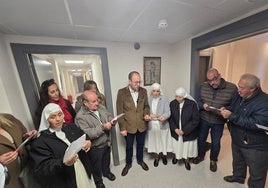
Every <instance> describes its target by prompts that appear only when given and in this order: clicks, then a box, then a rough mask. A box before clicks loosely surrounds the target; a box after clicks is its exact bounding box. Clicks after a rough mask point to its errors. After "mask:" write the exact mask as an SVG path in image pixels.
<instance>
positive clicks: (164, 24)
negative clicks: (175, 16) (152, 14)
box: [158, 19, 168, 29]
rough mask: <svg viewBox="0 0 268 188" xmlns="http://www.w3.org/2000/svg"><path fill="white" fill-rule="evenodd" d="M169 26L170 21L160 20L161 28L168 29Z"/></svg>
mask: <svg viewBox="0 0 268 188" xmlns="http://www.w3.org/2000/svg"><path fill="white" fill-rule="evenodd" d="M167 27H168V23H167V20H166V19H163V20H160V21H159V23H158V28H159V29H166V28H167Z"/></svg>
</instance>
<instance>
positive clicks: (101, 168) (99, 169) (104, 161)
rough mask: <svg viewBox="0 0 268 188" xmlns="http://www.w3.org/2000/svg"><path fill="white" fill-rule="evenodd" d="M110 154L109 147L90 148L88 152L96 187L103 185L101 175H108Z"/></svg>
mask: <svg viewBox="0 0 268 188" xmlns="http://www.w3.org/2000/svg"><path fill="white" fill-rule="evenodd" d="M110 153H111V148H110V147H109V146H105V147H103V148H96V147H92V148H90V150H89V151H88V156H89V161H90V166H91V167H92V170H91V171H92V175H93V178H94V182H95V184H96V185H98V184H99V183H103V180H102V175H106V174H108V173H110V160H111V156H110Z"/></svg>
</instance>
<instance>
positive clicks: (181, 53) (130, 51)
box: [0, 35, 191, 160]
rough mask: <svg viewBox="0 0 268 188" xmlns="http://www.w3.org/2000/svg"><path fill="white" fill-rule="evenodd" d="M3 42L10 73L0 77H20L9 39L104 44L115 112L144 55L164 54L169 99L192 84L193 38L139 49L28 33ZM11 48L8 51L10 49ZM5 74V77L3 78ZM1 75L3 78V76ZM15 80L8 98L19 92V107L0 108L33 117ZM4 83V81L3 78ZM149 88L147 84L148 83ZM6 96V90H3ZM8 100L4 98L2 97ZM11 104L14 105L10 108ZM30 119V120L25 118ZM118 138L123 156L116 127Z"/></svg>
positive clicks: (163, 77)
mask: <svg viewBox="0 0 268 188" xmlns="http://www.w3.org/2000/svg"><path fill="white" fill-rule="evenodd" d="M0 40H1V41H2V43H3V40H4V41H5V42H6V45H7V46H4V45H2V46H1V47H0V51H5V53H4V54H5V55H3V57H2V55H1V56H0V58H1V59H2V58H5V59H6V61H5V62H4V65H2V64H1V65H0V66H1V70H2V66H5V67H7V68H8V69H9V74H7V75H3V76H2V75H0V78H1V79H2V80H3V79H8V77H10V76H11V77H16V78H18V73H17V70H16V67H15V61H14V58H13V55H12V52H11V49H10V45H9V43H25V44H44V45H45V44H47V45H66V46H85V47H105V48H107V56H108V66H109V73H110V82H111V90H112V91H111V93H112V103H113V108H114V112H115V113H116V97H117V91H118V89H120V88H122V87H125V86H127V84H128V73H129V72H130V71H132V70H136V71H138V72H140V74H141V76H142V77H143V57H144V56H152V57H155V56H156V57H161V69H162V70H161V85H162V87H163V90H164V92H165V94H166V96H167V97H168V98H169V99H170V100H173V99H174V92H175V90H176V88H177V87H179V86H183V87H185V88H186V89H187V90H189V88H190V85H189V83H190V54H191V41H190V40H186V41H183V42H182V43H179V44H177V45H174V46H171V45H161V44H159V45H152V44H141V48H140V49H139V50H135V49H134V48H133V44H132V43H116V42H94V41H81V40H67V39H60V38H44V37H25V36H13V35H6V36H5V37H2V38H0ZM7 51H8V53H7ZM2 77H3V78H2ZM1 79H0V80H1ZM13 81H14V82H15V83H12V84H11V85H10V84H6V85H5V88H6V89H7V92H6V93H7V94H6V98H8V102H10V103H11V102H12V104H13V103H14V100H13V99H12V98H10V97H8V96H9V93H12V92H15V93H17V94H19V97H17V98H18V99H17V100H18V101H19V102H20V105H19V106H17V108H16V110H14V109H13V108H11V107H10V106H12V104H11V105H8V102H7V104H6V106H7V107H6V108H1V111H3V112H5V111H8V112H11V113H13V114H14V115H15V116H16V117H18V118H19V119H21V120H22V121H23V122H24V123H25V121H26V122H28V121H31V118H30V113H29V112H28V108H27V105H26V103H24V104H22V102H21V101H25V96H24V93H23V90H22V86H21V83H20V81H19V80H18V79H17V80H13ZM0 84H1V82H0ZM13 85H19V87H13ZM146 88H148V87H146ZM3 95H4V96H1V97H5V93H3ZM3 99H4V100H6V99H5V98H3ZM8 108H11V110H9V109H8ZM19 112H24V114H25V113H26V112H27V117H28V119H27V118H22V117H23V116H21V115H20V114H19ZM26 119H27V120H26ZM116 131H117V139H118V147H119V158H120V160H123V159H124V157H125V141H124V140H123V138H122V137H121V136H120V134H119V130H118V127H117V130H116Z"/></svg>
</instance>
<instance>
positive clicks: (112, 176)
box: [103, 172, 116, 181]
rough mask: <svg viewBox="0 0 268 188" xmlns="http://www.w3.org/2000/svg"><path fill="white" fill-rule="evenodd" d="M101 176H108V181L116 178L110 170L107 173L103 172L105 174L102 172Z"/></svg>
mask: <svg viewBox="0 0 268 188" xmlns="http://www.w3.org/2000/svg"><path fill="white" fill-rule="evenodd" d="M103 176H104V177H106V178H108V179H109V180H110V181H114V180H115V178H116V177H115V175H114V174H113V173H112V172H110V173H108V174H105V175H104V174H103Z"/></svg>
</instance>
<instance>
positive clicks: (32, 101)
mask: <svg viewBox="0 0 268 188" xmlns="http://www.w3.org/2000/svg"><path fill="white" fill-rule="evenodd" d="M10 45H11V49H12V52H13V55H14V59H15V62H16V66H17V70H18V73H19V77H20V80H21V83H22V87H23V90H24V93H25V96H26V101H27V104H28V107H29V111H30V113H31V117H32V120H33V122H34V123H37V118H36V117H35V110H36V108H37V105H38V101H39V92H38V91H39V88H40V83H39V81H38V76H37V71H36V68H35V65H34V63H33V59H32V58H33V56H32V55H33V54H62V55H66V54H73V55H96V56H99V58H100V61H101V69H102V73H103V77H102V79H103V87H104V95H105V98H106V106H107V110H108V111H109V112H110V113H111V114H114V112H113V105H112V95H111V85H110V75H109V69H108V59H107V51H106V48H95V47H77V46H58V45H36V44H18V43H11V44H10ZM59 79H60V78H59ZM111 137H112V154H113V160H114V165H119V155H118V147H117V139H116V132H115V128H114V127H113V128H112V131H111Z"/></svg>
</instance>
